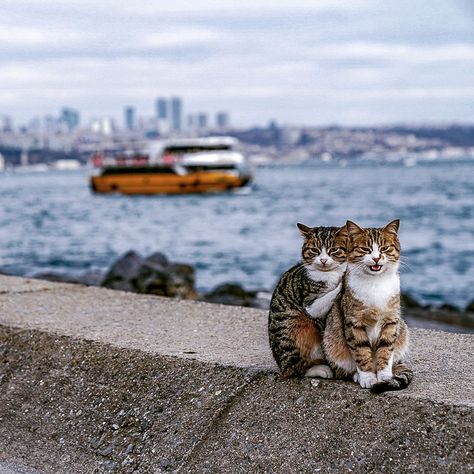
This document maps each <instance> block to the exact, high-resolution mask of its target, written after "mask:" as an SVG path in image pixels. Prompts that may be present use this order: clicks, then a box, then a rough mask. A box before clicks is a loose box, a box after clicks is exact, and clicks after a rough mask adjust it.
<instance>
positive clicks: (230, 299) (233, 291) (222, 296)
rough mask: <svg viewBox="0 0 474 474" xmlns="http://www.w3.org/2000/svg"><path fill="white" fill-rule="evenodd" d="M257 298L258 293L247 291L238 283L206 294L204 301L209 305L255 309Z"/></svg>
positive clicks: (222, 286) (221, 286) (224, 284)
mask: <svg viewBox="0 0 474 474" xmlns="http://www.w3.org/2000/svg"><path fill="white" fill-rule="evenodd" d="M256 297H257V292H256V291H247V290H245V289H244V288H243V287H242V286H240V285H239V284H237V283H223V284H222V285H218V286H216V287H215V288H214V289H213V290H212V291H211V292H209V293H206V294H205V295H204V296H203V300H204V301H207V302H209V303H220V304H225V305H231V306H251V307H254V305H255V299H256Z"/></svg>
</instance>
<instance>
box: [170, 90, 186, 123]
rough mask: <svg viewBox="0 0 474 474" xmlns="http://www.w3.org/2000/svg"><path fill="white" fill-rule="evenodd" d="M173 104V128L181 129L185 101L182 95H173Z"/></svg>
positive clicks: (171, 103) (171, 102)
mask: <svg viewBox="0 0 474 474" xmlns="http://www.w3.org/2000/svg"><path fill="white" fill-rule="evenodd" d="M170 105H171V128H172V130H181V129H182V121H183V101H182V100H181V98H180V97H172V98H171V101H170Z"/></svg>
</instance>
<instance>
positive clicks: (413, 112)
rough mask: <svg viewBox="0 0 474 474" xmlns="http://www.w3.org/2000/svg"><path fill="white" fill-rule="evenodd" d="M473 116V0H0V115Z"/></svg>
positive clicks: (239, 121) (236, 119)
mask: <svg viewBox="0 0 474 474" xmlns="http://www.w3.org/2000/svg"><path fill="white" fill-rule="evenodd" d="M159 96H164V97H169V96H180V97H182V98H183V103H184V109H185V110H184V111H185V113H193V112H200V111H207V112H209V113H210V114H214V113H215V112H217V111H219V110H227V111H229V112H230V115H231V122H232V124H233V125H235V126H242V127H247V126H253V125H266V124H267V123H268V122H269V120H276V121H277V122H278V123H279V124H288V125H327V124H341V125H377V124H390V123H407V122H409V123H414V122H416V123H421V122H429V123H433V122H436V123H438V122H443V123H445V122H453V121H454V122H468V123H472V122H474V1H472V0H417V1H413V0H397V1H385V0H350V1H349V0H334V1H329V0H278V1H269V0H261V1H259V0H216V1H211V0H205V1H200V0H194V1H189V0H188V1H184V0H173V1H169V0H166V1H154V0H150V1H143V0H134V1H126V0H123V1H118V0H116V1H112V0H102V1H98V0H61V1H60V0H2V1H1V2H0V116H1V115H10V116H12V117H13V119H14V121H15V123H16V124H18V123H24V122H26V121H27V120H28V119H29V118H31V117H32V116H43V115H45V114H53V115H58V114H59V110H60V109H61V107H63V106H70V107H73V108H77V109H78V110H79V111H80V112H81V119H82V121H83V122H87V121H88V120H90V119H92V118H94V117H102V116H112V117H114V118H116V119H117V120H118V122H119V123H121V122H122V121H123V118H122V117H123V108H124V107H125V106H127V105H132V106H135V107H136V109H137V113H138V114H139V115H142V116H152V115H153V114H154V101H155V99H156V97H159Z"/></svg>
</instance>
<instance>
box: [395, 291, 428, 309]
mask: <svg viewBox="0 0 474 474" xmlns="http://www.w3.org/2000/svg"><path fill="white" fill-rule="evenodd" d="M400 303H401V304H402V306H403V307H405V308H424V307H425V306H423V305H422V304H421V303H420V302H419V301H417V300H416V299H415V298H413V296H410V295H408V294H407V293H402V294H401V295H400Z"/></svg>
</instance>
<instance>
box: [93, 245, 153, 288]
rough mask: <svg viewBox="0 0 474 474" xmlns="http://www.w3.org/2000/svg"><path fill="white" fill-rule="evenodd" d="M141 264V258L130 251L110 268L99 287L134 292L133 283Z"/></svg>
mask: <svg viewBox="0 0 474 474" xmlns="http://www.w3.org/2000/svg"><path fill="white" fill-rule="evenodd" d="M143 263H144V259H143V257H141V256H140V255H139V254H138V253H136V252H134V251H133V250H130V251H129V252H127V253H126V254H125V255H123V256H122V257H120V258H119V259H118V260H117V261H116V262H115V263H114V264H113V265H112V267H110V269H109V271H108V272H107V274H106V275H105V278H104V281H103V282H102V285H101V286H104V287H105V288H111V289H113V290H122V291H136V289H135V284H134V281H135V280H136V279H137V277H138V275H139V272H140V268H141V266H142V265H143Z"/></svg>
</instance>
